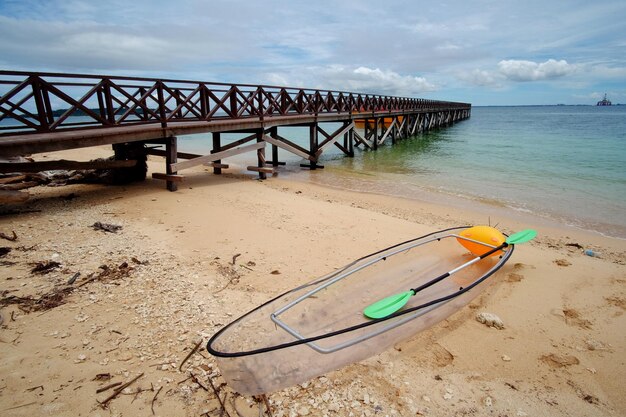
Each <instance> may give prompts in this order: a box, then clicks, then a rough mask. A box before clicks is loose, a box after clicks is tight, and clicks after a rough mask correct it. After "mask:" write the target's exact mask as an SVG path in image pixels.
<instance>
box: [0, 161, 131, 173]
mask: <svg viewBox="0 0 626 417" xmlns="http://www.w3.org/2000/svg"><path fill="white" fill-rule="evenodd" d="M135 165H137V161H136V160H128V161H106V160H96V161H88V162H79V161H68V160H66V159H60V160H58V161H36V162H1V163H0V173H9V172H40V171H52V170H73V169H113V168H130V167H134V166H135Z"/></svg>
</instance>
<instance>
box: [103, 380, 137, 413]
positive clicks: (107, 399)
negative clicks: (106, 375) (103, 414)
mask: <svg viewBox="0 0 626 417" xmlns="http://www.w3.org/2000/svg"><path fill="white" fill-rule="evenodd" d="M142 376H143V372H142V373H140V374H139V375H137V376H136V377H134V378H133V379H131V380H130V381H128V382H127V383H125V384H123V385H121V386H120V387H118V388H116V389H115V391H114V392H113V394H111V395H109V396H108V397H107V398H106V399H105V400H104V401H102V402H100V406H101V407H102V408H106V407H107V405H109V402H111V401H112V400H114V399H115V398H117V396H118V395H120V394H121V393H122V391H124V389H126V388H128V387H129V386H130V385H131V384H133V383H134V382H135V381H137V380H138V379H139V378H141V377H142Z"/></svg>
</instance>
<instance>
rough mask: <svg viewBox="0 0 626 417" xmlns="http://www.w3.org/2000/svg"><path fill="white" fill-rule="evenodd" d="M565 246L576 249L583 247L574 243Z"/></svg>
mask: <svg viewBox="0 0 626 417" xmlns="http://www.w3.org/2000/svg"><path fill="white" fill-rule="evenodd" d="M565 246H569V247H572V248H576V249H582V248H583V246H582V245H581V244H579V243H575V242H574V243H566V244H565Z"/></svg>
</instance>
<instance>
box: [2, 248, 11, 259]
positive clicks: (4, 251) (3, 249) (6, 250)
mask: <svg viewBox="0 0 626 417" xmlns="http://www.w3.org/2000/svg"><path fill="white" fill-rule="evenodd" d="M9 252H11V248H8V247H6V246H3V247H1V248H0V258H2V257H3V256H6V254H7V253H9Z"/></svg>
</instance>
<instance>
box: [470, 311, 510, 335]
mask: <svg viewBox="0 0 626 417" xmlns="http://www.w3.org/2000/svg"><path fill="white" fill-rule="evenodd" d="M476 321H477V322H479V323H482V324H484V325H485V326H487V327H493V328H495V329H498V330H502V329H504V323H503V322H502V319H500V317H498V316H496V315H495V314H493V313H487V312H484V311H483V312H481V313H478V314H476Z"/></svg>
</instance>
